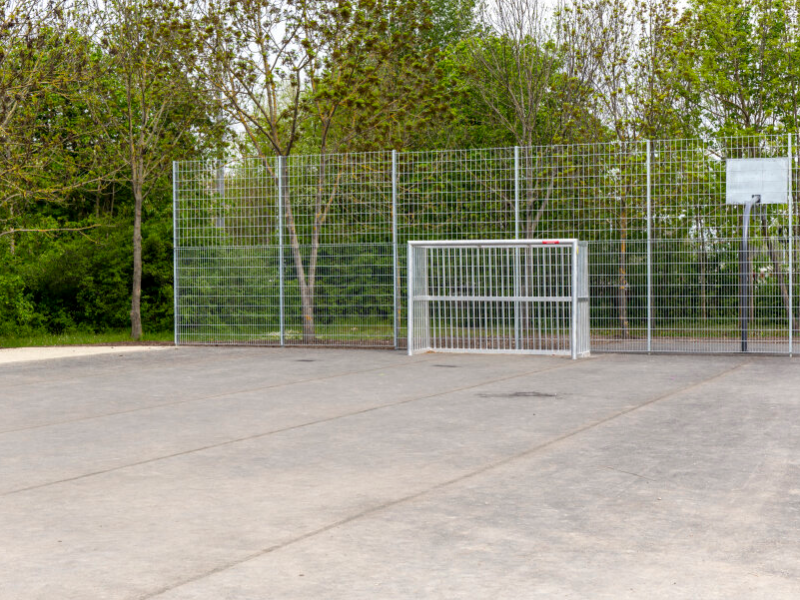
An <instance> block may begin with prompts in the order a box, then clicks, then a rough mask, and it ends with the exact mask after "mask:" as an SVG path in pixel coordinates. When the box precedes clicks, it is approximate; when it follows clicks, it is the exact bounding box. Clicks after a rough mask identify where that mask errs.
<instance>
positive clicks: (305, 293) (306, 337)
mask: <svg viewBox="0 0 800 600" xmlns="http://www.w3.org/2000/svg"><path fill="white" fill-rule="evenodd" d="M282 162H283V168H282V172H281V174H280V177H281V193H282V194H283V210H284V214H285V215H286V225H287V229H288V230H289V244H290V246H291V248H292V258H293V259H294V267H295V271H296V273H297V281H298V283H299V285H300V317H301V319H302V321H303V343H304V344H311V343H313V342H314V340H315V337H316V336H315V333H314V329H315V328H314V288H315V278H314V276H313V273H309V277H308V278H306V269H305V265H304V264H303V253H302V252H301V250H300V235H299V234H298V232H297V225H296V223H295V222H294V211H293V210H292V202H291V196H290V194H289V167H288V165H287V164H286V163H287V161H286V157H284V160H283V161H282ZM312 257H313V261H312V264H311V265H310V267H312V268H314V269H315V268H316V248H312ZM309 271H311V269H309Z"/></svg>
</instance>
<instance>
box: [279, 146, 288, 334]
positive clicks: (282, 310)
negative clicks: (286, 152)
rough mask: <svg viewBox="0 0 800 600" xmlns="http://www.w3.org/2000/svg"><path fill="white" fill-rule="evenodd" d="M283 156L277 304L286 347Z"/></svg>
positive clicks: (280, 166) (280, 158)
mask: <svg viewBox="0 0 800 600" xmlns="http://www.w3.org/2000/svg"><path fill="white" fill-rule="evenodd" d="M283 160H284V159H283V156H279V157H278V169H277V174H278V298H279V299H278V303H279V309H278V310H279V316H278V319H279V321H280V336H281V347H283V346H285V345H286V319H285V304H284V273H283Z"/></svg>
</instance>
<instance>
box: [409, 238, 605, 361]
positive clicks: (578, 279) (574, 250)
mask: <svg viewBox="0 0 800 600" xmlns="http://www.w3.org/2000/svg"><path fill="white" fill-rule="evenodd" d="M553 247H560V248H564V247H566V248H567V252H569V256H570V273H569V279H568V281H569V286H568V287H569V297H566V296H563V295H560V296H552V295H531V294H524V293H522V291H521V286H520V285H519V283H518V281H519V278H520V272H521V264H520V255H521V252H522V251H525V250H533V251H536V250H537V249H543V248H553ZM450 248H452V249H492V248H496V249H505V250H508V249H514V250H518V252H515V253H514V256H515V257H516V258H515V260H514V267H513V270H514V272H513V273H512V276H513V278H514V281H515V284H514V285H515V287H514V293H513V295H511V296H509V295H494V296H475V295H470V294H461V295H459V294H454V295H430V294H428V293H427V292H428V276H429V274H428V272H427V271H428V262H427V254H424V255H423V254H422V252H424V251H426V250H427V249H450ZM420 256H423V258H422V259H420ZM420 268H422V269H423V270H424V272H423V273H422V274H420V273H419V270H420ZM420 277H421V278H422V279H420ZM407 281H408V311H407V315H408V321H407V334H408V354H409V355H413V354H417V353H422V352H456V353H492V354H495V353H506V354H547V355H553V354H560V355H567V356H570V357H571V358H572V359H577V358H579V357H583V356H588V355H589V353H590V333H589V279H588V244H587V243H586V242H581V241H580V240H577V239H574V238H566V239H524V240H433V241H431V240H415V241H409V242H408V254H407ZM421 285H422V286H424V288H425V289H422V290H420V289H417V288H419V287H420V286H421ZM418 302H419V303H421V304H422V305H424V306H425V307H426V308H425V310H426V311H427V314H424V315H420V314H415V311H417V312H420V308H416V303H418ZM431 302H451V303H452V302H455V303H459V302H504V303H513V304H514V305H515V310H514V319H515V343H514V347H513V348H485V347H482V348H470V347H453V346H451V347H447V348H442V347H438V346H436V344H434V343H432V341H431V326H430V303H431ZM566 302H569V306H570V314H569V334H568V340H569V347H568V348H557V349H553V348H547V349H543V348H531V347H524V345H525V344H524V343H523V344H521V343H520V341H521V340H520V335H519V327H520V325H519V319H520V317H519V315H520V308H519V307H520V306H521V304H522V303H527V304H528V305H536V304H537V303H551V304H557V303H561V304H564V303H566ZM462 318H463V317H462ZM416 319H418V321H415V320H416ZM415 322H416V324H417V325H421V326H422V327H423V329H424V333H423V335H422V336H418V335H416V333H417V329H416V328H415V327H416V325H415ZM459 339H460V338H459ZM488 339H491V338H488Z"/></svg>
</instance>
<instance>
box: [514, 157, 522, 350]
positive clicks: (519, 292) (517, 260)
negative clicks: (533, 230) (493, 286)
mask: <svg viewBox="0 0 800 600" xmlns="http://www.w3.org/2000/svg"><path fill="white" fill-rule="evenodd" d="M519 230H520V222H519V146H514V239H515V240H518V239H519ZM519 252H520V249H519V248H517V249H516V250H514V296H516V297H517V300H516V301H515V302H514V349H515V350H519V349H520V347H519V342H520V339H519V338H520V314H519V311H520V301H519V297H520V296H521V295H522V290H521V285H520V277H521V276H522V274H521V273H520V270H521V269H522V265H521V264H520V256H519Z"/></svg>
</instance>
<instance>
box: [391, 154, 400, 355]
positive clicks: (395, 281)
mask: <svg viewBox="0 0 800 600" xmlns="http://www.w3.org/2000/svg"><path fill="white" fill-rule="evenodd" d="M392 307H393V308H392V314H393V315H394V318H393V319H392V320H393V329H394V333H393V335H394V349H395V350H397V349H398V348H399V343H400V264H399V258H398V252H397V150H392Z"/></svg>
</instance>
